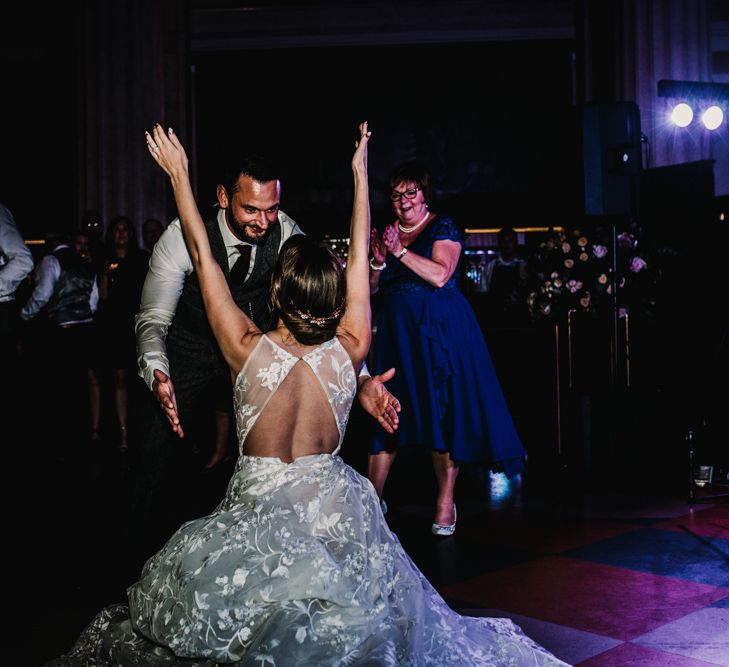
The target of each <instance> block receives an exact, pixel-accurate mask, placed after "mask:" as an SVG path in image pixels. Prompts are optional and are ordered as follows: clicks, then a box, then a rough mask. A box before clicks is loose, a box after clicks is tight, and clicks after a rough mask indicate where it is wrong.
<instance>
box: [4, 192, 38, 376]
mask: <svg viewBox="0 0 729 667" xmlns="http://www.w3.org/2000/svg"><path fill="white" fill-rule="evenodd" d="M32 270H33V255H32V254H31V252H30V250H29V249H28V246H27V245H25V241H24V240H23V237H22V236H21V235H20V232H19V231H18V227H17V225H16V224H15V218H14V217H13V214H12V213H11V212H10V209H8V208H6V207H5V206H3V205H2V204H0V368H2V369H3V372H8V371H9V369H10V368H12V367H14V365H15V364H16V363H17V350H18V306H17V302H16V292H17V291H18V288H19V287H20V286H21V285H22V283H23V281H24V280H25V279H26V278H27V277H28V275H29V274H30V272H31V271H32Z"/></svg>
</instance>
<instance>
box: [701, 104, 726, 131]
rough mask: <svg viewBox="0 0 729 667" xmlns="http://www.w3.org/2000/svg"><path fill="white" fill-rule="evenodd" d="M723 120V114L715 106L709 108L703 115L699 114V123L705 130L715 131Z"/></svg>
mask: <svg viewBox="0 0 729 667" xmlns="http://www.w3.org/2000/svg"><path fill="white" fill-rule="evenodd" d="M723 120H724V112H723V111H722V110H721V108H719V107H718V106H716V104H714V105H712V106H710V107H709V108H708V109H707V110H706V111H704V113H703V114H701V122H702V123H703V124H704V127H705V128H706V129H707V130H715V129H716V128H717V127H719V125H721V124H722V122H723Z"/></svg>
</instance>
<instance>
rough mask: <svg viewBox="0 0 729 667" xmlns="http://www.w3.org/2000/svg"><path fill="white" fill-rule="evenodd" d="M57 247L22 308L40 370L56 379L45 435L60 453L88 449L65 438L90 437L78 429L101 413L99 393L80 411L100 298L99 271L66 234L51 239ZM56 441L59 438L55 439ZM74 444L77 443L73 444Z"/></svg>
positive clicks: (46, 259)
mask: <svg viewBox="0 0 729 667" xmlns="http://www.w3.org/2000/svg"><path fill="white" fill-rule="evenodd" d="M49 242H50V244H51V246H52V249H51V251H50V252H49V253H48V254H47V255H46V256H45V257H43V259H42V260H41V261H40V263H39V264H38V268H37V269H36V272H35V274H34V287H33V292H32V293H31V295H30V297H29V298H28V300H27V302H26V303H25V305H24V306H23V309H22V310H21V311H20V317H21V318H22V319H23V320H25V321H34V323H35V324H36V332H35V334H34V336H35V340H36V341H37V344H36V349H35V354H34V357H35V358H36V363H38V364H39V365H38V368H39V371H40V372H42V373H43V375H44V377H46V378H47V381H48V382H50V383H52V384H53V385H55V386H53V387H51V390H52V391H53V394H52V395H53V396H55V397H57V398H56V399H55V400H53V401H51V402H50V404H49V406H48V410H49V411H50V414H49V417H50V418H49V419H48V420H46V422H45V423H46V424H47V425H48V437H47V438H45V439H44V440H45V441H46V443H45V444H46V445H47V446H49V447H56V448H55V449H52V454H53V456H54V457H55V458H58V459H64V458H66V457H68V456H70V457H73V456H77V455H79V454H82V452H81V451H80V450H76V451H68V452H64V451H62V450H60V449H58V448H57V447H58V446H59V443H74V442H80V441H85V440H87V439H88V436H89V435H90V433H91V431H89V432H88V433H77V432H76V429H77V428H78V425H79V424H81V423H89V422H91V423H92V429H93V422H94V420H95V419H98V414H97V413H95V412H94V407H95V406H94V404H93V398H92V397H91V396H89V398H90V401H91V405H90V412H89V415H85V417H86V418H84V419H79V417H81V416H82V415H80V414H78V411H79V410H80V408H81V406H82V405H85V401H82V400H79V399H80V397H81V396H84V397H86V395H87V394H88V387H89V381H90V380H89V374H90V373H93V354H92V350H93V344H94V314H95V313H96V310H97V307H98V303H99V289H98V283H97V280H96V273H95V271H94V267H93V265H92V264H91V262H89V261H86V260H85V259H84V258H83V257H82V256H81V254H80V253H79V252H77V251H76V250H75V249H74V247H72V246H71V245H70V244H69V242H68V241H67V240H66V239H62V238H56V239H51V240H50V241H49ZM54 443H55V444H54ZM72 446H73V445H72Z"/></svg>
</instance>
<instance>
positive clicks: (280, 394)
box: [235, 332, 356, 462]
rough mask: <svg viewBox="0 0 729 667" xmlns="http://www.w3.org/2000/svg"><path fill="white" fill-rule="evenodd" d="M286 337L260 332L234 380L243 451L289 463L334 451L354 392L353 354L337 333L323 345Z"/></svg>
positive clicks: (343, 427)
mask: <svg viewBox="0 0 729 667" xmlns="http://www.w3.org/2000/svg"><path fill="white" fill-rule="evenodd" d="M285 340H287V337H284V338H283V339H282V338H281V337H280V336H279V335H278V332H272V333H270V334H267V335H262V336H257V337H256V343H255V347H254V348H253V350H252V351H251V354H250V356H249V357H248V358H247V360H246V363H245V364H244V366H243V369H242V370H241V373H240V375H239V376H238V378H237V380H236V387H235V397H236V417H237V421H238V437H239V439H240V441H241V442H242V443H243V445H242V453H243V454H246V455H248V456H265V457H277V458H280V459H281V460H282V461H286V462H291V461H293V460H294V459H297V458H299V457H301V456H307V455H310V454H325V453H326V454H331V453H334V452H336V451H337V450H338V449H339V445H340V444H341V441H342V438H343V436H344V429H345V427H346V423H347V418H348V416H349V411H350V409H351V405H352V398H353V396H354V393H355V391H354V390H355V385H356V377H355V370H354V366H353V365H352V362H351V359H350V357H349V354H348V353H347V351H346V350H345V348H344V347H343V345H342V343H341V342H340V340H339V339H338V338H336V337H335V338H333V339H331V340H329V341H327V342H325V343H322V344H320V345H300V344H298V343H296V342H295V341H293V342H292V344H288V345H287V344H286V343H285V342H284V341H285ZM288 340H292V338H291V337H288Z"/></svg>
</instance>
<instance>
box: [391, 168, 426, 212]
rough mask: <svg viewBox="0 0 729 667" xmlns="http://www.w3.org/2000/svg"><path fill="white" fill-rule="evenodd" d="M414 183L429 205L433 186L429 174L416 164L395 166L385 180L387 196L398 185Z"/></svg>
mask: <svg viewBox="0 0 729 667" xmlns="http://www.w3.org/2000/svg"><path fill="white" fill-rule="evenodd" d="M405 182H408V183H415V184H416V185H417V186H418V187H419V188H420V189H421V190H422V192H423V197H424V198H425V202H426V203H427V204H431V203H432V202H433V199H434V195H433V186H432V184H431V178H430V172H429V171H428V170H427V169H426V168H425V167H424V166H423V165H422V164H420V163H418V162H403V163H402V164H399V165H397V166H396V167H395V168H394V169H393V170H392V171H391V172H390V176H389V178H388V179H387V186H388V188H389V189H388V191H387V196H388V197H389V196H390V194H391V193H392V191H393V190H394V189H395V188H396V187H397V186H398V185H400V183H405Z"/></svg>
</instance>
